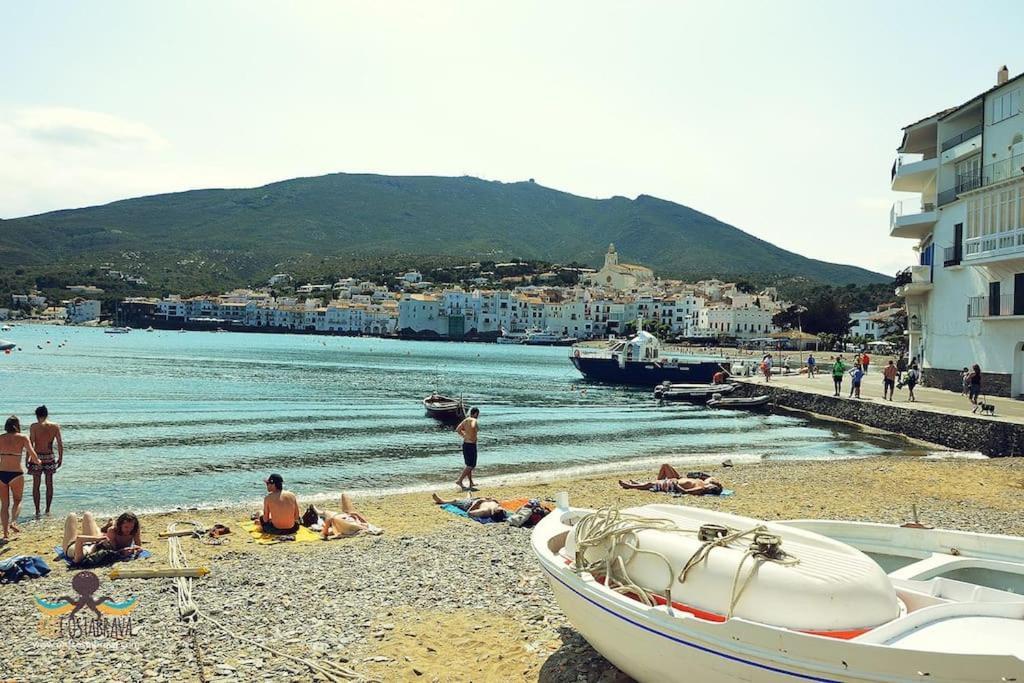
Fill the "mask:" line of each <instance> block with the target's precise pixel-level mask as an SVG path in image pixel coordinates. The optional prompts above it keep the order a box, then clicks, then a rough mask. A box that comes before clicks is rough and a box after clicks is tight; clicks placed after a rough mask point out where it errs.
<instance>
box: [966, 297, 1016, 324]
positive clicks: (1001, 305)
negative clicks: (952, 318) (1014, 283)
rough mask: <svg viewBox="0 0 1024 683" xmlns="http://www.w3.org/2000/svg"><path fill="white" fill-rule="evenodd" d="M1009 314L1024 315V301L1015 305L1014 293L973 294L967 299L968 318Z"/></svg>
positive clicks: (996, 316) (995, 316)
mask: <svg viewBox="0 0 1024 683" xmlns="http://www.w3.org/2000/svg"><path fill="white" fill-rule="evenodd" d="M1007 315H1024V301H1021V302H1018V304H1017V305H1014V297H1013V295H1012V294H1002V295H1000V296H996V297H992V296H972V297H971V298H969V299H968V300H967V317H968V318H998V317H1000V316H1007Z"/></svg>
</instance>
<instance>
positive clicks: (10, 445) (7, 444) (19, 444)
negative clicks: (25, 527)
mask: <svg viewBox="0 0 1024 683" xmlns="http://www.w3.org/2000/svg"><path fill="white" fill-rule="evenodd" d="M25 455H27V456H28V463H29V464H30V465H38V464H39V456H38V455H36V452H35V449H33V448H32V442H31V441H30V440H29V438H28V437H27V436H25V435H24V434H22V433H21V422H20V421H19V420H18V418H17V417H16V416H14V415H11V416H10V417H9V418H7V422H5V423H4V433H3V434H0V506H2V509H0V523H2V524H3V528H4V540H5V541H6V540H8V534H9V531H14V532H15V533H17V532H19V531H21V529H19V528H18V526H17V524H16V522H17V521H18V515H19V514H20V513H21V495H22V493H24V492H25V471H24V470H23V469H22V468H21V459H22V457H24V456H25ZM12 502H13V506H12V505H11V503H12Z"/></svg>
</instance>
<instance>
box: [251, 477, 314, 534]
mask: <svg viewBox="0 0 1024 683" xmlns="http://www.w3.org/2000/svg"><path fill="white" fill-rule="evenodd" d="M264 483H265V484H266V485H267V495H266V496H265V497H264V498H263V514H261V515H259V516H253V521H254V522H256V523H257V524H258V525H259V526H260V529H262V530H263V533H265V534H294V533H295V532H296V531H298V530H299V519H301V517H302V513H300V512H299V501H298V500H297V499H296V498H295V494H294V493H292V492H291V491H285V490H284V477H282V476H281V475H280V474H271V475H270V476H269V477H267V478H266V479H264Z"/></svg>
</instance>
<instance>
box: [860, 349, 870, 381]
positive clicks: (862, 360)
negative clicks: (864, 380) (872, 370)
mask: <svg viewBox="0 0 1024 683" xmlns="http://www.w3.org/2000/svg"><path fill="white" fill-rule="evenodd" d="M870 362H871V358H870V357H868V352H867V351H865V352H864V353H863V354H862V355H861V357H860V369H861V370H863V371H864V374H865V375H866V374H868V363H870Z"/></svg>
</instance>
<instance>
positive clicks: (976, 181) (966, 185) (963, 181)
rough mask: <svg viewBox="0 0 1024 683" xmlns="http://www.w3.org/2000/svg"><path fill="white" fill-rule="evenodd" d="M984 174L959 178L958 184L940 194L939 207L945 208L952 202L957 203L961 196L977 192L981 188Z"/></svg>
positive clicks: (973, 174)
mask: <svg viewBox="0 0 1024 683" xmlns="http://www.w3.org/2000/svg"><path fill="white" fill-rule="evenodd" d="M981 184H982V174H981V173H970V174H965V175H962V176H959V177H957V179H956V183H954V185H953V187H949V188H946V189H945V190H942V191H941V192H939V196H938V202H939V206H945V205H946V204H949V203H950V202H954V201H956V200H957V199H958V198H959V197H960V195H962V194H963V193H965V192H970V191H971V190H976V189H978V188H979V187H981Z"/></svg>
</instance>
